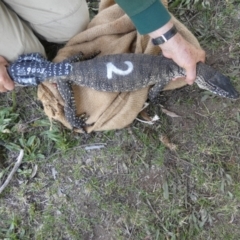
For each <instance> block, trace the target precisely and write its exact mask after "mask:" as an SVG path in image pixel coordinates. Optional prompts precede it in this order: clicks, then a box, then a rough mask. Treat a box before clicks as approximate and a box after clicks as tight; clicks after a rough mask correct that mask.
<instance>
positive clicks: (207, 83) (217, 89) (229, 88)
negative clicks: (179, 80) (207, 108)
mask: <svg viewBox="0 0 240 240" xmlns="http://www.w3.org/2000/svg"><path fill="white" fill-rule="evenodd" d="M202 69H203V70H201V74H200V76H201V77H199V78H197V80H196V83H197V84H198V86H199V87H200V88H202V89H206V90H208V91H210V92H212V93H214V94H216V95H218V96H221V97H226V98H230V99H237V98H239V93H238V92H237V90H236V89H235V88H234V87H233V85H232V83H231V81H230V78H228V77H226V76H224V75H223V74H221V73H220V72H218V71H216V70H215V69H213V68H212V67H210V66H207V65H205V64H204V68H202Z"/></svg>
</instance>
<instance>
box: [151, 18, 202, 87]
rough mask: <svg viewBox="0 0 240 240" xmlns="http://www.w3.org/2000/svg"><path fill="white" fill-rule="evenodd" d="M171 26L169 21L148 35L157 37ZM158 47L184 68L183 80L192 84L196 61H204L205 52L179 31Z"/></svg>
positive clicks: (194, 77)
mask: <svg viewBox="0 0 240 240" xmlns="http://www.w3.org/2000/svg"><path fill="white" fill-rule="evenodd" d="M172 26H173V24H172V23H171V22H169V23H167V24H166V25H164V27H162V28H160V29H158V30H156V31H154V32H153V33H150V34H149V35H150V36H151V37H152V38H156V37H159V36H161V35H162V34H164V33H166V32H167V31H168V30H169V29H170V28H171V27H172ZM160 47H161V49H162V53H163V55H164V56H165V57H167V58H171V59H172V60H173V61H174V62H175V63H177V64H178V65H179V66H180V67H182V68H184V69H185V70H186V79H185V81H186V82H187V83H188V84H189V85H192V84H193V83H194V81H195V79H196V65H197V63H198V62H204V61H205V52H204V51H203V50H202V49H199V48H196V47H195V46H193V45H192V44H190V43H189V42H188V41H186V40H185V39H184V38H183V37H182V36H181V35H180V34H179V33H177V34H176V35H175V36H173V37H172V38H170V39H169V40H168V41H167V42H165V43H163V44H161V45H160ZM173 80H175V79H173Z"/></svg>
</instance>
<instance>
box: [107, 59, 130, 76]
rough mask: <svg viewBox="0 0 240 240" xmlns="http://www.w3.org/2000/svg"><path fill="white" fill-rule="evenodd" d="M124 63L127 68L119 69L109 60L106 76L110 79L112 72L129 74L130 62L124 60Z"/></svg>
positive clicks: (122, 74) (123, 74)
mask: <svg viewBox="0 0 240 240" xmlns="http://www.w3.org/2000/svg"><path fill="white" fill-rule="evenodd" d="M124 63H125V64H126V65H127V66H128V69H127V70H121V69H119V68H117V67H116V66H114V65H113V63H111V62H110V63H107V78H108V79H112V77H113V73H115V74H118V75H121V76H126V75H128V74H130V73H131V72H132V71H133V64H132V62H129V61H125V62H124Z"/></svg>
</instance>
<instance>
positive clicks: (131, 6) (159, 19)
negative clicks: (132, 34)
mask: <svg viewBox="0 0 240 240" xmlns="http://www.w3.org/2000/svg"><path fill="white" fill-rule="evenodd" d="M115 2H116V3H117V4H118V5H119V6H120V7H121V8H122V9H123V10H124V11H125V12H126V14H127V15H128V16H129V17H130V18H131V20H132V22H133V23H134V25H135V27H136V29H137V30H138V32H139V33H140V34H147V33H150V32H153V31H155V30H157V29H158V28H160V27H162V26H163V25H165V24H166V23H167V22H168V21H169V20H170V18H171V16H170V14H169V12H168V11H167V9H166V8H165V7H164V6H163V4H162V3H161V2H160V0H115Z"/></svg>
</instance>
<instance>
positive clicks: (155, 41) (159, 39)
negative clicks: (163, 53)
mask: <svg viewBox="0 0 240 240" xmlns="http://www.w3.org/2000/svg"><path fill="white" fill-rule="evenodd" d="M176 33H177V28H176V27H175V26H173V27H172V28H171V29H170V30H168V31H167V32H166V33H165V34H163V35H162V36H160V37H157V38H153V39H152V43H153V44H154V45H160V44H163V43H165V42H167V41H168V40H169V39H170V38H172V37H173V36H174V35H175V34H176Z"/></svg>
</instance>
